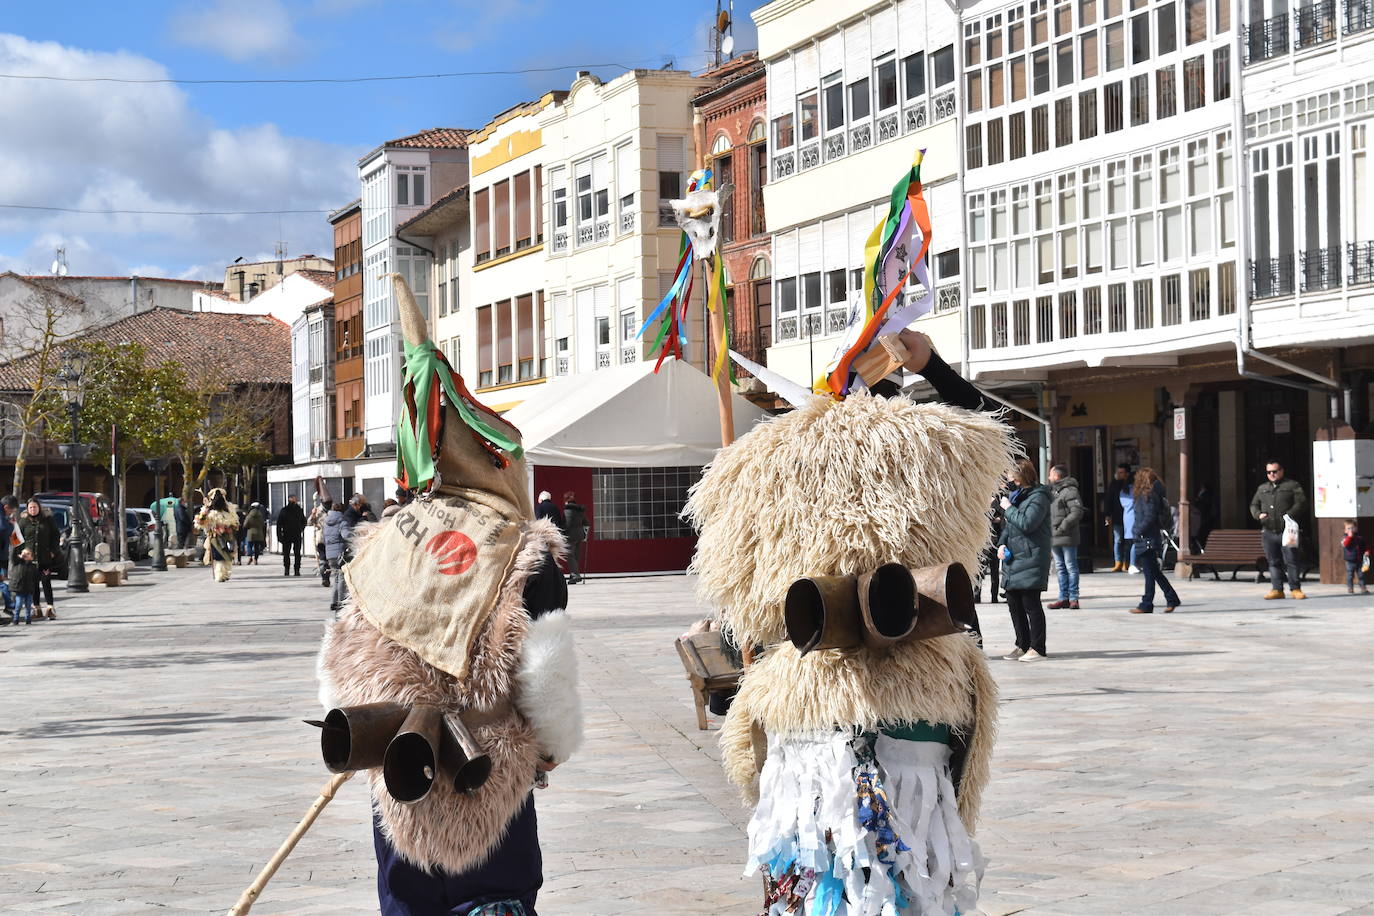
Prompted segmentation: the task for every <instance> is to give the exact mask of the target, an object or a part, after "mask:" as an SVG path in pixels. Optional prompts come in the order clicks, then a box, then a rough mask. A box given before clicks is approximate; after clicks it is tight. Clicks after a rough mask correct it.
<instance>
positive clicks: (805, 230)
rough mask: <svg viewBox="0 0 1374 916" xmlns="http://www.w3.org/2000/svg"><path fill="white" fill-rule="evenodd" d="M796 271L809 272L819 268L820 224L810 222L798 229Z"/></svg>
mask: <svg viewBox="0 0 1374 916" xmlns="http://www.w3.org/2000/svg"><path fill="white" fill-rule="evenodd" d="M798 236H799V241H798V245H797V249H798V250H797V258H798V268H799V270H798V273H803V274H809V273H813V272H814V271H818V270H820V269H821V224H820V223H812V224H811V225H810V226H802V227H801V229H800V230H798Z"/></svg>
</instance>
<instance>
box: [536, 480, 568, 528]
mask: <svg viewBox="0 0 1374 916" xmlns="http://www.w3.org/2000/svg"><path fill="white" fill-rule="evenodd" d="M534 517H535V518H536V519H540V518H551V519H553V523H554V524H555V525H557V526H558V530H559V531H562V530H564V529H565V528H566V527H567V525H568V523H567V521H565V520H564V518H563V510H562V509H560V508H558V504H557V503H555V502H554V501H553V494H552V493H550V492H549V491H548V490H540V491H539V503H538V504H537V505H536V506H535V507H534Z"/></svg>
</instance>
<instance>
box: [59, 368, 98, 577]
mask: <svg viewBox="0 0 1374 916" xmlns="http://www.w3.org/2000/svg"><path fill="white" fill-rule="evenodd" d="M85 369H86V354H85V353H82V352H81V351H80V350H67V351H65V352H64V353H63V354H62V368H61V369H60V370H59V371H58V373H57V380H58V381H59V382H61V383H62V397H63V398H65V399H66V401H67V409H68V410H69V411H70V412H71V415H72V435H71V441H70V442H68V443H66V444H65V445H62V446H59V448H60V449H61V452H62V457H63V458H67V459H70V460H71V463H72V524H71V534H69V535H68V537H67V549H68V551H70V555H69V559H68V561H67V591H69V592H85V591H89V590H90V586H89V585H88V584H87V583H86V532H85V530H84V529H85V525H83V524H82V523H81V520H82V515H81V462H82V461H83V460H85V458H86V456H87V455H88V454H90V451H91V447H90V446H89V445H82V444H81V441H80V439H81V436H80V432H81V402H82V400H84V399H85V392H84V390H83V389H82V387H81V375H82V373H83V372H84V371H85Z"/></svg>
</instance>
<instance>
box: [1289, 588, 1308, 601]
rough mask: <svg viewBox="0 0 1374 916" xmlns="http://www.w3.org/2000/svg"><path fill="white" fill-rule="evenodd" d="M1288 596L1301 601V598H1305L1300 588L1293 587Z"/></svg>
mask: <svg viewBox="0 0 1374 916" xmlns="http://www.w3.org/2000/svg"><path fill="white" fill-rule="evenodd" d="M1288 597H1290V598H1293V599H1294V600H1296V601H1301V600H1303V599H1304V598H1306V597H1307V596H1306V595H1304V594H1303V593H1302V589H1300V588H1295V589H1293V590H1292V591H1291V592H1289V593H1288Z"/></svg>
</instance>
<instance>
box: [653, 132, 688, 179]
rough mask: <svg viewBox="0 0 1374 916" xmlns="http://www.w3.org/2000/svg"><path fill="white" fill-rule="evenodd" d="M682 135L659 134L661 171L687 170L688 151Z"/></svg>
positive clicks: (659, 163)
mask: <svg viewBox="0 0 1374 916" xmlns="http://www.w3.org/2000/svg"><path fill="white" fill-rule="evenodd" d="M684 146H685V144H684V143H683V138H682V137H668V136H664V135H663V134H659V135H658V170H659V171H660V172H685V171H687V153H686V150H685V149H684Z"/></svg>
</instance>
